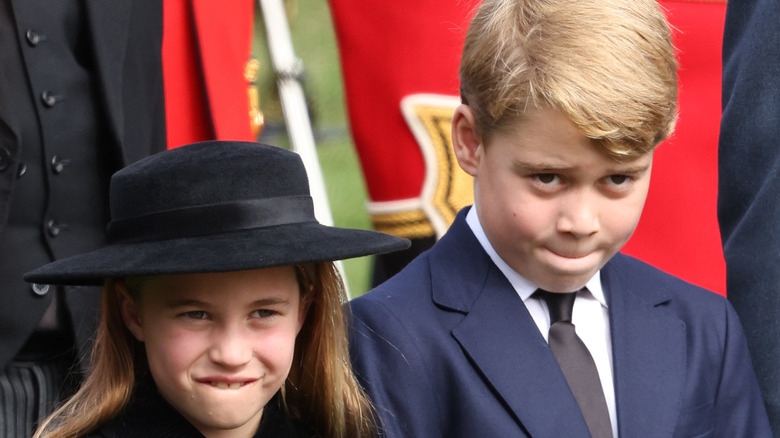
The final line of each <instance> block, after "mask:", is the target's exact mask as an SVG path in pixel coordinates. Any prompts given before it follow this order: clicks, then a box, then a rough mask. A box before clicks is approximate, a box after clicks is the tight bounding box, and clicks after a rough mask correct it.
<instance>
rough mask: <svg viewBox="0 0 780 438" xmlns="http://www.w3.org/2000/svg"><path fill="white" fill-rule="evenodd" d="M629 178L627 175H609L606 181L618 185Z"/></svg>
mask: <svg viewBox="0 0 780 438" xmlns="http://www.w3.org/2000/svg"><path fill="white" fill-rule="evenodd" d="M629 179H630V178H629V177H628V176H627V175H610V176H609V179H608V181H609V183H610V184H612V185H616V186H620V185H623V184H625V183H627V182H628V180H629Z"/></svg>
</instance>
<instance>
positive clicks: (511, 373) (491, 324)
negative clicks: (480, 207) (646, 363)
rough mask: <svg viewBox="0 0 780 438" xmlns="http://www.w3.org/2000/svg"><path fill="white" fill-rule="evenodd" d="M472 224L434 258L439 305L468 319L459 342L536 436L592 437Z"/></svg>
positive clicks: (461, 226) (458, 331)
mask: <svg viewBox="0 0 780 438" xmlns="http://www.w3.org/2000/svg"><path fill="white" fill-rule="evenodd" d="M464 217H465V214H464V212H461V214H459V216H458V218H457V219H456V221H455V223H454V224H453V226H452V227H451V228H450V230H449V231H448V232H447V235H445V236H444V237H443V238H442V241H441V242H440V244H439V245H437V246H439V247H440V249H442V250H443V251H441V253H440V255H442V257H432V258H431V274H432V275H433V276H434V278H437V282H436V284H435V285H434V291H433V297H434V301H436V302H437V304H438V305H440V306H443V307H446V308H449V309H450V310H455V311H459V312H463V313H466V315H465V317H464V319H463V320H462V321H461V323H460V324H459V325H457V326H456V327H455V328H454V329H453V330H452V335H453V337H454V338H455V339H456V340H457V342H458V343H459V344H460V345H461V347H462V348H463V350H464V352H465V354H466V355H467V356H468V357H469V358H470V359H471V361H472V363H473V364H474V366H475V367H476V368H477V369H478V371H479V372H480V373H481V374H482V375H483V376H484V377H485V379H486V380H487V382H488V383H489V385H490V386H491V387H492V388H493V390H494V391H495V392H496V393H497V395H498V397H500V398H501V399H502V400H503V401H504V402H505V403H506V405H507V406H508V408H509V409H510V410H511V412H512V414H513V416H514V417H515V419H516V420H517V421H518V422H519V423H521V424H522V426H523V427H524V428H525V430H526V431H527V432H528V434H529V435H530V436H538V437H546V436H587V434H588V432H587V426H586V425H585V421H584V419H583V418H582V414H581V413H580V410H579V407H578V406H577V402H576V401H575V400H574V396H573V395H572V394H571V391H570V390H569V387H568V385H567V383H566V380H565V378H564V377H563V374H562V373H561V371H560V368H559V367H558V364H557V362H556V361H555V357H554V356H553V354H552V352H551V350H550V348H549V347H548V345H547V343H546V342H545V340H544V338H543V337H542V335H541V333H539V329H538V328H537V327H536V324H535V323H534V321H533V319H532V318H531V315H530V314H529V313H528V310H527V309H526V308H525V305H524V304H523V302H522V300H521V299H520V298H519V297H518V296H517V294H516V292H515V291H514V289H513V288H512V286H511V285H510V284H509V281H508V280H507V279H506V278H505V277H504V275H503V274H502V273H501V272H500V271H499V270H498V268H497V267H496V266H495V265H494V264H493V262H492V261H491V260H490V258H489V257H488V255H487V254H486V253H485V252H484V250H483V249H482V247H481V246H480V244H479V242H478V241H477V240H476V238H475V237H474V235H473V233H471V231H470V230H469V228H468V225H467V224H466V222H465V220H464V219H463V218H464ZM442 244H443V245H442ZM442 279H446V280H444V281H439V280H442ZM558 419H559V421H557V420H558Z"/></svg>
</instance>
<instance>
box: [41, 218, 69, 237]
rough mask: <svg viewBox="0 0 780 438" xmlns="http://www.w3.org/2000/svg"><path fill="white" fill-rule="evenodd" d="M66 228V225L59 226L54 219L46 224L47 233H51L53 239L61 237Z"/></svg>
mask: <svg viewBox="0 0 780 438" xmlns="http://www.w3.org/2000/svg"><path fill="white" fill-rule="evenodd" d="M65 228H66V226H65V224H58V223H57V222H56V221H55V220H54V219H51V220H50V221H49V222H47V223H46V231H48V232H49V236H51V237H57V236H59V235H60V233H61V232H62V230H64V229H65Z"/></svg>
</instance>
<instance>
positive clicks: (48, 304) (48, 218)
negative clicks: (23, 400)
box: [0, 0, 116, 366]
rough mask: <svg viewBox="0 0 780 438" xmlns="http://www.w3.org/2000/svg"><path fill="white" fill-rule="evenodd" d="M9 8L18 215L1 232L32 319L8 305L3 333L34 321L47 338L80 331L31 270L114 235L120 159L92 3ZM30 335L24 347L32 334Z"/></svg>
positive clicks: (10, 287)
mask: <svg viewBox="0 0 780 438" xmlns="http://www.w3.org/2000/svg"><path fill="white" fill-rule="evenodd" d="M0 7H1V8H2V10H1V11H0V66H2V69H3V74H4V76H5V82H6V85H7V86H8V87H7V89H6V90H4V92H5V93H6V94H8V95H9V97H10V98H11V101H13V102H16V107H15V108H14V114H15V115H16V120H17V123H18V127H19V128H20V129H19V132H20V133H21V139H20V140H21V142H20V144H19V145H18V148H19V152H20V153H19V157H20V163H19V164H18V165H17V166H16V169H13V170H14V171H15V172H16V175H17V180H16V182H15V186H14V190H13V194H12V198H11V203H10V216H9V219H8V223H7V224H6V226H5V228H3V229H2V230H0V254H1V255H2V259H1V260H0V293H2V297H3V300H23V301H25V304H26V305H25V306H24V308H25V309H26V314H25V315H24V316H23V318H24V319H25V320H24V321H21V319H22V316H20V315H4V314H2V312H3V311H2V310H0V315H2V318H0V320H2V321H7V322H5V324H8V326H7V327H4V326H3V325H2V324H4V323H3V322H0V335H2V336H8V335H10V336H17V337H19V336H20V335H21V334H25V333H26V334H27V335H29V334H30V332H31V331H32V328H33V327H34V328H35V333H36V336H37V337H38V338H41V336H42V335H45V336H47V337H49V336H51V335H56V336H58V337H59V338H63V339H72V327H71V324H70V318H69V312H68V311H67V310H68V304H67V303H66V302H65V299H64V296H63V291H62V289H61V288H55V287H48V286H46V285H30V284H27V283H25V282H24V281H23V279H22V274H23V273H25V272H27V271H29V270H31V269H33V268H35V267H37V266H40V265H42V264H45V263H48V262H50V261H52V260H55V259H57V258H62V257H66V256H69V255H73V254H77V253H80V252H85V251H88V250H91V249H94V248H96V247H98V246H101V245H102V244H104V242H105V237H104V230H105V224H106V223H107V222H108V212H107V211H108V208H107V206H108V202H107V188H108V179H109V177H110V174H111V172H112V170H114V169H115V168H116V164H115V162H116V161H115V157H113V156H111V153H110V152H109V151H108V149H109V148H108V147H107V138H106V137H107V132H106V129H105V126H106V124H105V121H104V119H103V113H102V110H101V104H100V101H99V99H98V97H97V89H96V85H95V80H94V74H93V65H92V64H93V62H92V59H91V50H90V44H91V41H90V39H89V33H88V32H87V31H86V30H85V29H86V26H85V14H84V8H83V1H81V0H78V1H73V0H67V1H66V0H61V1H48V2H40V1H32V0H24V1H18V0H2V6H0ZM9 307H10V308H15V309H17V308H19V306H9ZM36 336H33V339H35V338H36ZM21 338H22V339H16V341H17V343H18V344H19V347H20V348H21V347H22V345H23V344H24V343H25V342H26V341H27V339H28V336H21ZM33 344H34V343H33ZM58 345H62V348H67V347H68V346H69V345H68V342H63V343H60V344H58ZM35 347H36V346H35V345H31V344H28V345H27V347H26V348H25V354H28V355H29V354H33V355H34V354H36V352H35V350H36V348H35ZM2 365H4V364H0V366H2Z"/></svg>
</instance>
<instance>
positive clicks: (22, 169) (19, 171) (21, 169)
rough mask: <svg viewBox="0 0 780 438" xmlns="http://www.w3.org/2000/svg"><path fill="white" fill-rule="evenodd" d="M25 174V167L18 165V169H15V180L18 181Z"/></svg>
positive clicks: (21, 164)
mask: <svg viewBox="0 0 780 438" xmlns="http://www.w3.org/2000/svg"><path fill="white" fill-rule="evenodd" d="M25 173H27V165H26V164H24V163H19V167H18V168H17V169H16V179H20V178H21V177H23V176H24V174H25Z"/></svg>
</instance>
